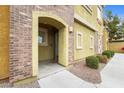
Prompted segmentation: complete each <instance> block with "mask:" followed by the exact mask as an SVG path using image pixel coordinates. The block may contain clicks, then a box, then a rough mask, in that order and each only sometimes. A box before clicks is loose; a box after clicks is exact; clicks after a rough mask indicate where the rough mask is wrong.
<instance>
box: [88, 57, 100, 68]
mask: <svg viewBox="0 0 124 93" xmlns="http://www.w3.org/2000/svg"><path fill="white" fill-rule="evenodd" d="M86 65H87V66H88V67H90V68H94V69H97V68H98V67H99V59H98V58H97V57H96V56H88V57H86Z"/></svg>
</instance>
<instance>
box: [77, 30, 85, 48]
mask: <svg viewBox="0 0 124 93" xmlns="http://www.w3.org/2000/svg"><path fill="white" fill-rule="evenodd" d="M79 34H80V35H81V46H79V44H78V35H79ZM76 42H77V43H76V48H77V49H83V33H82V32H79V31H78V32H77V33H76Z"/></svg>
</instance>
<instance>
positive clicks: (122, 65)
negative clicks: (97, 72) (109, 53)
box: [99, 53, 124, 88]
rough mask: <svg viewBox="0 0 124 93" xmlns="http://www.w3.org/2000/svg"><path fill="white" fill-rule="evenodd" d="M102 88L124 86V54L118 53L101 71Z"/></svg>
mask: <svg viewBox="0 0 124 93" xmlns="http://www.w3.org/2000/svg"><path fill="white" fill-rule="evenodd" d="M101 78H102V83H101V84H100V85H99V87H101V88H122V87H124V54H120V53H116V54H115V55H114V57H113V58H112V59H111V60H110V62H109V63H108V64H107V65H106V67H105V68H104V69H103V70H102V71H101Z"/></svg>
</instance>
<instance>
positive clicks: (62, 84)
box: [38, 70, 95, 88]
mask: <svg viewBox="0 0 124 93" xmlns="http://www.w3.org/2000/svg"><path fill="white" fill-rule="evenodd" d="M38 82H39V84H40V87H41V88H95V85H94V84H91V83H88V82H86V81H84V80H82V79H80V78H78V77H77V76H75V75H73V74H72V73H70V72H69V71H67V70H63V71H60V72H57V73H54V74H52V75H49V76H48V77H45V78H42V79H40V80H39V81H38Z"/></svg>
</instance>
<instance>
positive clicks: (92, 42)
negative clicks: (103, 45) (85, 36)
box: [90, 35, 95, 49]
mask: <svg viewBox="0 0 124 93" xmlns="http://www.w3.org/2000/svg"><path fill="white" fill-rule="evenodd" d="M91 38H92V40H93V41H91ZM94 43H95V41H94V36H93V35H90V49H94Z"/></svg>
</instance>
